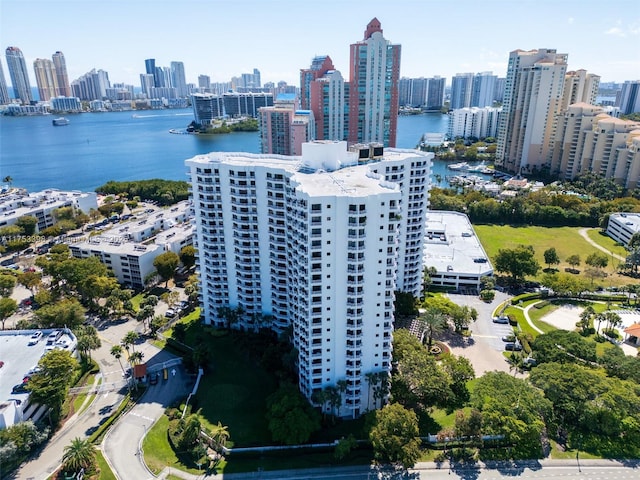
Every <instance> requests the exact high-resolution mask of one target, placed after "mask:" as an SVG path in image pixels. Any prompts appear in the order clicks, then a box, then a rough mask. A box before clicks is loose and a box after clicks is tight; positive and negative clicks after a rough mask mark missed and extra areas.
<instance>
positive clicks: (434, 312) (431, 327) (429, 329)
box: [418, 307, 446, 348]
mask: <svg viewBox="0 0 640 480" xmlns="http://www.w3.org/2000/svg"><path fill="white" fill-rule="evenodd" d="M418 322H419V323H420V328H421V329H422V338H423V341H424V336H425V335H426V336H427V347H428V348H431V345H432V344H433V336H434V335H435V334H436V333H440V332H442V331H444V327H445V322H446V317H445V316H444V314H443V313H442V312H441V311H440V310H438V309H437V308H433V307H430V308H427V309H426V310H425V311H424V312H423V313H422V314H420V316H419V317H418Z"/></svg>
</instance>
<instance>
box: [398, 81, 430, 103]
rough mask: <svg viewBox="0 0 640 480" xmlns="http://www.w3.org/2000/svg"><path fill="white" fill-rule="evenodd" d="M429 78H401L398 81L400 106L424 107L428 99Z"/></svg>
mask: <svg viewBox="0 0 640 480" xmlns="http://www.w3.org/2000/svg"><path fill="white" fill-rule="evenodd" d="M428 84H429V79H428V78H401V79H400V80H399V82H398V102H399V104H400V106H409V107H417V108H419V107H423V106H424V105H425V102H426V101H427V88H428Z"/></svg>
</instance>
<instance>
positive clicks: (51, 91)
mask: <svg viewBox="0 0 640 480" xmlns="http://www.w3.org/2000/svg"><path fill="white" fill-rule="evenodd" d="M33 71H34V73H35V74H36V85H37V86H38V96H39V97H40V101H41V102H48V101H49V100H51V98H52V97H55V96H57V92H58V91H59V90H60V89H59V87H58V76H57V74H56V68H55V66H54V65H53V61H52V60H48V59H46V58H36V59H35V60H34V62H33Z"/></svg>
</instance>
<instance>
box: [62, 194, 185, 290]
mask: <svg viewBox="0 0 640 480" xmlns="http://www.w3.org/2000/svg"><path fill="white" fill-rule="evenodd" d="M190 218H191V204H190V202H188V201H184V202H180V203H179V204H177V205H174V206H173V207H171V208H167V209H164V210H161V211H159V212H155V213H153V214H151V215H149V217H147V218H144V219H142V220H134V221H131V222H127V223H123V224H120V225H117V226H115V227H113V228H110V229H109V230H105V231H103V232H101V233H100V234H98V235H93V236H91V237H88V238H86V239H82V240H81V241H80V242H76V243H71V244H70V245H69V248H70V249H71V254H72V255H73V256H74V257H76V258H88V257H90V256H95V257H98V258H99V259H100V261H101V262H102V263H104V264H105V265H106V266H108V267H109V268H110V269H111V271H112V272H113V274H114V275H115V277H116V279H117V280H118V282H119V283H121V284H122V285H125V286H127V287H129V288H134V289H141V288H144V287H145V279H147V278H148V277H149V275H151V274H152V273H153V272H154V271H155V267H154V266H153V261H154V260H155V259H156V257H157V256H158V255H160V254H162V253H164V252H174V253H176V254H179V253H180V250H181V249H182V247H185V246H187V245H192V244H193V236H194V233H195V227H194V226H193V225H192V224H191V223H190V222H189V219H190Z"/></svg>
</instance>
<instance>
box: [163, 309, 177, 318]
mask: <svg viewBox="0 0 640 480" xmlns="http://www.w3.org/2000/svg"><path fill="white" fill-rule="evenodd" d="M164 316H165V317H167V318H173V317H175V316H176V312H175V310H173V309H171V308H170V309H169V310H167V311H166V312H165V313H164Z"/></svg>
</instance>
